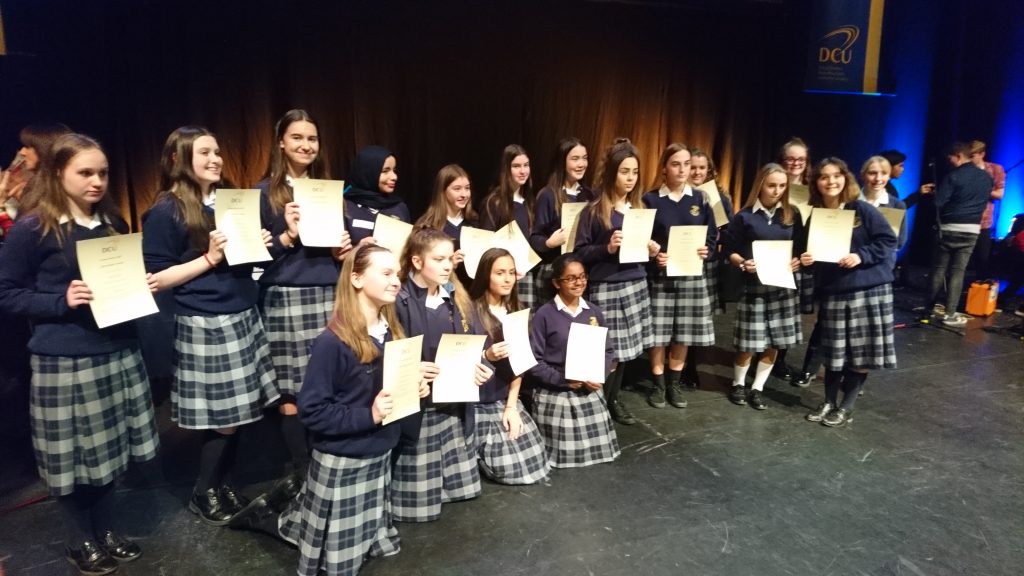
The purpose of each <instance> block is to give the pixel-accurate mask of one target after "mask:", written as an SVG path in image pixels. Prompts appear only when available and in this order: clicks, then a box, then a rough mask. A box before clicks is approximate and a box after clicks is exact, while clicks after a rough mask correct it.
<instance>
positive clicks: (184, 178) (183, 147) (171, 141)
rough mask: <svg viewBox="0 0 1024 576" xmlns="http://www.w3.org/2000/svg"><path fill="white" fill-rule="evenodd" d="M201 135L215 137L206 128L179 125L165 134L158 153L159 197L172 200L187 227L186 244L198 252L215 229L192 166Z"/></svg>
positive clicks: (203, 250) (202, 248) (204, 247)
mask: <svg viewBox="0 0 1024 576" xmlns="http://www.w3.org/2000/svg"><path fill="white" fill-rule="evenodd" d="M203 136H210V137H211V138H216V136H214V134H213V132H210V131H209V130H207V129H206V128H202V127H199V126H182V127H181V128H178V129H177V130H175V131H174V132H171V134H170V136H168V137H167V142H165V143H164V149H163V152H161V155H160V190H161V192H160V197H161V198H162V197H165V196H167V197H170V198H172V199H173V200H174V202H175V205H176V206H177V208H178V216H179V217H180V218H181V219H182V220H183V221H184V222H185V226H186V227H187V228H188V237H189V245H190V246H191V247H192V248H193V249H194V250H196V251H199V252H205V251H206V250H207V249H208V247H209V245H210V231H212V230H213V228H214V219H213V216H212V215H210V214H209V213H207V211H206V207H205V206H203V189H202V187H200V185H199V181H198V178H197V177H196V173H195V171H194V170H193V169H192V147H193V145H194V144H195V141H196V140H197V139H199V138H201V137H203ZM222 182H223V180H222ZM213 188H214V186H211V190H212V189H213Z"/></svg>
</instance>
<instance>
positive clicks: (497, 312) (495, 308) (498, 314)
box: [487, 304, 508, 320]
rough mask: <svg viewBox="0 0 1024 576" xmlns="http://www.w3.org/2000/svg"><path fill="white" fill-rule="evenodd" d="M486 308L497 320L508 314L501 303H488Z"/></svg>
mask: <svg viewBox="0 0 1024 576" xmlns="http://www.w3.org/2000/svg"><path fill="white" fill-rule="evenodd" d="M487 309H488V310H490V311H491V314H493V315H494V317H495V318H497V319H499V320H500V319H502V318H504V317H505V316H508V310H507V309H506V308H505V306H504V305H503V304H494V305H488V306H487Z"/></svg>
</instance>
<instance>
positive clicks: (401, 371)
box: [381, 334, 423, 424]
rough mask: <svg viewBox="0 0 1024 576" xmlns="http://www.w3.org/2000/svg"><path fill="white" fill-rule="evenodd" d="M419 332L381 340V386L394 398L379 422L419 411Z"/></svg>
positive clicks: (400, 417)
mask: <svg viewBox="0 0 1024 576" xmlns="http://www.w3.org/2000/svg"><path fill="white" fill-rule="evenodd" d="M422 350H423V335H422V334H421V335H419V336H413V337H412V338H405V339H403V340H392V341H390V342H385V343H384V390H387V391H388V392H390V393H391V401H392V402H394V404H392V408H391V414H388V415H387V416H385V417H384V420H383V421H382V422H381V424H391V423H392V422H394V421H395V420H400V419H402V418H405V417H406V416H409V415H411V414H415V413H417V412H419V411H420V380H422V379H423V378H422V376H421V375H420V354H422Z"/></svg>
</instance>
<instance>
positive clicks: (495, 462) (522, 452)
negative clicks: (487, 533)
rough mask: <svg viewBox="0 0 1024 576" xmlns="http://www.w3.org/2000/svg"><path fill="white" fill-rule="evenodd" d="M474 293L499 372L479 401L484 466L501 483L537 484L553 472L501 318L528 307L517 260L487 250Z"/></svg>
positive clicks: (472, 288) (479, 439) (471, 291)
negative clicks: (523, 299)
mask: <svg viewBox="0 0 1024 576" xmlns="http://www.w3.org/2000/svg"><path fill="white" fill-rule="evenodd" d="M469 296H470V298H471V299H472V300H473V308H474V313H475V314H474V316H475V320H476V321H477V322H478V323H479V325H480V326H481V327H482V328H483V330H484V332H485V333H486V334H487V345H486V346H485V347H486V351H485V353H484V357H485V358H486V359H487V360H488V361H490V362H493V363H494V375H493V376H491V378H490V379H488V380H487V382H485V383H484V385H483V386H481V387H480V402H479V403H477V404H474V409H475V414H474V417H475V420H476V429H475V434H474V436H475V437H476V445H477V455H478V457H479V459H480V469H481V470H482V471H483V473H484V475H485V476H487V477H488V478H490V479H491V480H493V481H495V482H498V483H501V484H533V483H535V482H537V481H538V480H543V479H544V478H545V477H546V476H547V475H548V472H549V471H550V470H551V464H550V463H549V462H548V458H547V453H546V451H545V449H544V439H543V438H542V437H541V435H540V432H539V431H538V430H537V425H536V424H535V423H534V421H533V418H531V417H530V414H529V413H527V412H526V410H525V409H524V408H523V404H522V402H520V401H519V392H520V390H521V388H522V382H523V376H522V375H520V376H516V375H515V373H513V372H512V366H511V364H510V363H509V359H508V355H509V345H508V343H507V342H505V336H504V332H503V330H502V324H501V320H502V318H504V317H505V316H506V315H508V314H509V313H510V312H518V311H519V310H522V309H523V306H522V305H521V304H520V303H519V298H518V296H517V295H516V263H515V260H513V259H512V255H511V254H509V252H508V251H507V250H504V249H502V248H491V249H489V250H487V251H486V252H484V253H483V255H482V256H481V257H480V267H479V268H477V274H476V278H475V279H474V280H473V284H472V285H471V286H470V287H469Z"/></svg>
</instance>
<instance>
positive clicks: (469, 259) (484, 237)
mask: <svg viewBox="0 0 1024 576" xmlns="http://www.w3.org/2000/svg"><path fill="white" fill-rule="evenodd" d="M492 236H494V232H491V231H490V230H482V229H480V228H473V227H472V226H463V227H462V231H461V233H460V234H459V249H460V250H462V253H463V254H464V255H465V258H464V259H463V260H462V265H463V266H465V267H466V274H469V277H470V278H476V269H477V267H478V266H480V257H481V256H483V254H484V252H486V251H487V249H488V248H490V247H491V237H492Z"/></svg>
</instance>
